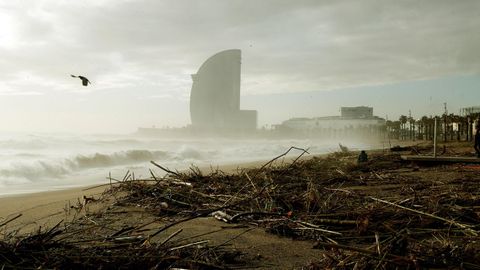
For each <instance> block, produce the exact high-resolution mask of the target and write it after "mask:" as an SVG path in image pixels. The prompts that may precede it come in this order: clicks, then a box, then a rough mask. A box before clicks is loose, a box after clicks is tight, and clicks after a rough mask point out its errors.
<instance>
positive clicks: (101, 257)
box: [0, 216, 253, 269]
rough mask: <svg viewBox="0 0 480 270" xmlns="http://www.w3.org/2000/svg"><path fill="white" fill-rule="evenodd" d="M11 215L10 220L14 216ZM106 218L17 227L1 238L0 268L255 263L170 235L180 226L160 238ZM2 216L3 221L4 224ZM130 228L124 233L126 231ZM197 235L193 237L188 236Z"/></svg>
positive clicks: (235, 253)
mask: <svg viewBox="0 0 480 270" xmlns="http://www.w3.org/2000/svg"><path fill="white" fill-rule="evenodd" d="M12 220H13V219H11V220H9V221H12ZM108 221H109V220H108V218H104V217H102V216H92V217H88V216H83V217H82V218H79V219H76V220H75V221H74V222H69V223H64V221H61V222H59V223H58V224H56V225H55V226H53V227H52V228H50V229H46V230H42V229H39V230H37V231H35V232H33V233H31V234H29V235H27V236H16V235H15V232H12V233H10V234H7V235H5V236H4V238H5V239H4V240H2V241H0V267H1V268H2V269H174V268H175V269H231V268H233V267H241V266H245V262H249V263H250V265H253V263H252V261H253V259H252V258H246V257H245V256H244V255H243V254H242V253H241V252H240V251H237V250H235V249H232V248H229V247H225V246H223V245H215V246H212V245H208V241H206V240H196V241H190V242H185V241H183V242H182V241H175V240H172V239H173V238H174V237H175V236H176V235H177V234H178V233H179V232H181V230H178V231H176V232H174V233H173V234H170V235H167V236H166V237H164V238H163V239H162V241H159V242H153V241H150V236H145V235H143V234H138V233H137V234H134V235H131V234H129V232H132V231H135V230H134V229H135V228H134V227H123V228H122V229H120V230H116V231H115V230H112V228H111V227H112V225H111V224H109V222H108ZM7 223H8V222H4V223H2V224H1V225H6V224H7ZM127 234H128V235H127ZM192 238H195V237H192Z"/></svg>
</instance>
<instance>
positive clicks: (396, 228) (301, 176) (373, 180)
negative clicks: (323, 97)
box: [0, 142, 480, 269]
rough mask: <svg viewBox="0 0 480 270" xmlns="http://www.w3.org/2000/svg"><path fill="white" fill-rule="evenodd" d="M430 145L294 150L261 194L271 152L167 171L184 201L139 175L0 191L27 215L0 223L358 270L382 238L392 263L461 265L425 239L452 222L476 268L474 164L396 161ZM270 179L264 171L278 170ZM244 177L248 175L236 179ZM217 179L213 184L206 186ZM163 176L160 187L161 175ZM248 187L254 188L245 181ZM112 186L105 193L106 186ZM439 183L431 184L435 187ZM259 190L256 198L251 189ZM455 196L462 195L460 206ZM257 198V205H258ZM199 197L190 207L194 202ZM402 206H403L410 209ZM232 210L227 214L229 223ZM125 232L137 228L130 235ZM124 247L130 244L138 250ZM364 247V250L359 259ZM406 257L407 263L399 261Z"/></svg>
mask: <svg viewBox="0 0 480 270" xmlns="http://www.w3.org/2000/svg"><path fill="white" fill-rule="evenodd" d="M443 149H444V153H442V155H462V156H472V155H473V154H472V149H471V145H470V143H449V144H445V147H444V148H443ZM431 150H432V146H431V144H429V143H428V142H424V143H421V144H419V143H416V144H415V146H413V147H406V148H405V149H403V150H400V151H401V152H399V153H397V152H385V151H368V153H369V155H370V158H371V160H370V161H369V162H368V164H366V165H365V166H360V165H356V158H357V154H358V153H356V152H345V153H341V152H339V153H334V154H331V155H328V156H322V157H314V156H307V157H306V158H303V159H301V161H300V162H299V165H298V166H299V167H296V166H294V167H291V164H292V163H291V162H292V158H288V159H285V160H284V161H283V164H284V166H279V167H278V170H277V169H275V168H276V167H273V168H272V169H267V170H265V171H263V172H262V173H268V174H270V173H271V174H272V175H275V174H277V177H278V178H277V180H276V181H277V182H276V185H274V186H269V185H267V186H266V187H268V189H266V190H265V192H266V194H263V195H260V194H262V193H263V190H264V189H260V185H261V183H262V181H263V180H261V179H259V178H255V177H252V176H254V175H256V173H255V169H254V168H257V169H258V168H259V167H261V166H262V165H263V164H265V163H266V162H267V161H257V162H250V163H245V164H232V165H228V166H219V167H209V168H202V169H201V171H202V174H198V173H197V172H195V171H191V172H186V174H182V175H179V176H178V177H176V176H174V177H173V178H171V179H170V180H167V182H165V183H164V184H163V187H165V188H167V189H171V190H172V192H174V193H172V194H178V195H179V196H184V195H181V194H183V192H186V193H185V194H189V195H188V196H195V198H186V197H183V199H181V200H182V201H184V202H181V201H178V198H182V197H175V198H176V199H173V200H170V201H168V204H166V203H165V202H161V201H156V200H157V199H158V198H163V197H156V195H154V194H153V196H154V197H155V198H157V199H155V200H154V201H152V200H151V199H149V196H152V192H155V191H148V192H147V193H145V192H146V190H145V188H147V186H144V185H143V184H138V185H136V184H135V183H134V182H131V183H128V182H127V183H124V184H122V186H123V187H122V189H120V190H123V191H118V190H117V191H116V189H111V187H110V186H109V185H106V186H102V187H97V188H76V189H68V190H63V191H52V192H42V193H35V194H23V195H17V196H11V197H5V198H0V203H1V204H2V209H1V212H0V217H3V219H2V221H5V220H9V219H11V218H13V217H16V216H18V215H19V214H21V216H20V217H18V218H17V219H16V220H14V221H12V222H9V223H8V224H7V225H6V226H3V227H2V231H3V232H4V233H5V232H12V231H18V232H19V233H20V235H21V234H22V233H28V232H29V231H30V232H31V231H32V230H33V229H38V228H39V227H40V228H44V230H47V231H48V228H51V227H52V226H54V225H56V224H58V223H59V222H60V221H62V224H65V228H64V230H65V233H66V235H65V236H63V237H60V239H64V240H65V239H67V240H69V242H72V241H73V243H76V242H77V241H79V242H80V243H82V242H84V241H87V242H86V243H90V244H88V245H87V246H85V245H83V247H82V248H88V247H92V248H95V247H96V246H98V245H101V246H103V245H107V246H108V245H113V247H115V246H116V245H118V243H115V242H113V243H111V244H108V243H109V242H108V241H115V239H117V238H110V237H107V235H113V236H116V235H118V236H121V237H119V238H118V239H123V240H122V241H124V239H126V240H128V239H137V237H139V238H138V239H141V240H142V242H143V244H142V247H143V248H147V250H145V252H148V248H154V247H159V246H157V245H156V244H154V243H163V242H164V241H170V240H169V239H170V238H174V239H175V240H171V241H172V243H171V244H170V245H169V246H168V247H170V248H171V249H176V248H182V249H183V246H184V245H186V246H187V247H190V245H193V244H195V243H197V242H198V243H202V247H200V245H199V244H198V245H197V244H195V245H194V247H195V246H196V247H197V248H199V249H202V248H205V246H203V244H206V243H208V246H210V247H212V246H213V247H214V249H215V248H218V247H220V246H221V247H224V248H225V249H226V250H235V252H239V254H242V255H236V256H239V257H238V258H237V259H238V260H240V261H241V262H242V263H243V265H244V267H246V268H249V267H255V268H259V269H305V268H308V269H324V268H325V267H327V268H331V267H333V266H337V267H338V266H339V265H341V261H342V260H345V262H346V263H349V265H350V266H353V265H354V264H355V263H356V262H361V263H362V264H361V265H360V266H359V267H360V269H369V268H370V266H372V265H377V264H378V263H379V262H378V260H379V259H378V258H375V256H373V257H372V254H375V251H373V250H372V247H376V246H375V241H377V246H378V247H377V248H378V249H379V250H381V252H391V253H386V255H385V256H386V258H384V259H382V260H381V261H380V263H382V264H384V267H387V266H388V265H390V264H391V265H396V264H398V265H400V266H402V267H404V266H406V265H407V266H408V265H410V266H411V265H414V264H419V265H422V264H423V265H436V266H437V267H439V266H452V265H453V266H458V265H457V264H456V263H457V261H456V260H457V259H456V258H458V257H455V256H457V255H452V256H453V257H452V258H451V259H446V260H444V261H442V262H436V261H435V259H434V258H436V257H437V256H439V255H438V254H437V253H436V252H437V250H436V249H432V248H431V247H432V246H431V245H427V244H424V243H430V241H436V240H435V239H437V238H438V237H439V233H440V232H442V231H443V230H445V229H448V230H451V232H450V233H451V234H455V236H454V237H453V238H448V237H449V236H448V235H444V234H441V237H444V238H445V239H447V238H448V241H451V242H452V243H455V245H457V246H456V248H457V249H460V250H463V252H465V253H464V254H463V255H458V256H462V257H461V258H462V260H465V265H469V266H472V265H474V266H476V265H477V263H478V262H480V258H478V256H477V255H475V254H478V252H477V253H476V252H475V250H480V247H479V246H478V245H477V244H475V243H476V242H475V239H477V235H478V234H479V233H480V230H479V228H478V226H477V225H475V223H473V224H472V220H478V217H479V216H480V212H478V211H479V210H478V209H480V208H479V207H480V206H479V205H478V200H477V193H478V192H477V193H475V192H474V190H475V189H476V186H478V184H477V183H478V181H477V178H478V177H477V176H476V172H477V170H478V165H468V164H450V165H443V164H442V165H439V166H437V165H433V166H432V165H431V164H430V165H428V166H424V165H422V164H411V163H404V162H400V154H403V155H405V154H407V155H408V154H412V153H420V154H429V153H430V152H431ZM243 168H253V169H254V170H252V171H250V170H243ZM219 171H220V172H221V173H218V172H219ZM239 172H241V173H240V174H239ZM230 173H231V174H230ZM262 177H263V178H265V179H268V177H270V176H267V175H264V176H262ZM176 178H180V179H189V180H188V181H189V182H191V181H193V187H196V188H193V189H192V188H191V187H186V186H184V185H183V184H182V183H183V182H180V183H177V182H176V181H177V180H175V179H176ZM202 179H203V180H202ZM240 179H243V180H242V181H246V182H245V183H244V184H241V183H237V181H239V180H240ZM290 179H291V180H290ZM169 181H173V182H169ZM209 181H212V182H211V183H210V184H209ZM222 181H226V182H222ZM305 181H307V182H305ZM313 181H318V182H317V184H316V186H312V185H313V184H312V183H313ZM463 182H465V183H466V184H465V185H464V184H463ZM157 184H160V186H159V187H162V184H161V183H157ZM212 185H213V186H212ZM224 185H227V186H224ZM229 185H231V186H230V187H229ZM243 185H245V186H243ZM242 186H243V187H242ZM212 187H215V189H219V190H223V191H220V192H215V191H214V190H211V191H210V193H208V192H207V190H210V189H211V188H212ZM244 188H247V189H248V190H249V191H248V192H247V191H243V189H244ZM147 189H149V188H147ZM105 190H107V193H104V194H103V195H102V193H103V192H104V191H105ZM154 190H155V189H154ZM432 191H434V192H435V194H433V195H432ZM192 192H193V193H192ZM257 192H258V198H257V197H255V196H254V197H251V196H252V195H255V194H256V193H257ZM136 193H138V195H135V194H136ZM122 194H124V195H127V196H126V197H124V195H122ZM140 194H142V195H140ZM228 194H233V195H228ZM83 196H87V197H90V198H94V199H95V200H98V201H92V202H91V203H89V204H88V205H87V206H86V207H81V208H75V207H74V208H72V207H71V206H78V205H79V204H82V203H83V199H82V198H83ZM215 196H220V197H218V198H219V199H221V200H220V202H224V203H228V202H229V201H230V200H231V199H233V198H236V199H235V200H239V198H246V200H247V201H245V204H247V205H250V206H238V207H235V206H234V205H235V204H232V206H231V207H227V209H225V211H226V213H232V215H233V213H242V211H247V212H246V213H249V211H254V212H252V213H256V211H260V212H258V213H260V214H261V215H260V216H258V217H256V216H255V215H253V216H249V215H246V216H245V217H247V218H246V220H244V221H240V222H238V221H233V220H234V219H235V218H232V216H229V217H228V216H227V217H226V218H223V219H224V220H223V221H221V220H222V218H218V216H217V218H214V217H213V216H211V215H210V214H208V215H203V214H199V212H196V211H197V210H195V209H197V206H194V205H195V204H196V203H195V202H196V201H200V202H202V207H201V209H204V208H205V207H207V208H212V207H214V205H215V204H213V205H210V203H208V202H209V201H210V202H218V199H216V198H217V197H215ZM228 198H230V199H228ZM273 198H278V199H279V200H280V201H279V202H277V204H280V203H282V202H283V201H285V198H289V199H288V201H285V203H286V205H287V206H288V205H289V207H290V209H292V210H291V211H292V212H293V214H292V212H288V213H286V211H287V210H288V209H285V210H272V209H270V210H269V211H267V212H265V211H266V210H262V209H269V208H268V207H269V206H268V205H267V204H265V203H267V202H271V201H272V200H274V199H273ZM372 198H373V199H372ZM257 199H258V200H257ZM162 200H163V199H162ZM451 200H455V203H453V205H451V202H450V201H451ZM185 201H187V202H188V203H185ZM392 201H393V202H392ZM240 202H242V200H240ZM164 204H165V205H166V206H163V205H164ZM400 204H403V205H400ZM186 205H188V206H186ZM69 206H70V207H69ZM257 206H258V207H259V208H258V210H255V209H256V208H253V207H257ZM152 207H153V208H152ZM192 207H193V212H190V211H192V210H189V209H192ZM397 207H403V208H402V209H407V210H403V211H402V210H401V209H400V210H399V209H398V208H397ZM182 209H183V210H182ZM240 209H243V210H240ZM249 209H253V210H249ZM184 210H187V213H188V212H190V215H192V214H194V213H196V214H194V215H193V216H189V214H186V215H185V213H184V214H182V212H183V211H184ZM272 211H274V212H272ZM278 211H281V212H285V213H278ZM415 211H416V212H415ZM200 213H201V212H200ZM209 213H210V212H209ZM263 215H266V216H263ZM270 215H273V216H270ZM291 215H292V217H291ZM450 215H451V216H450ZM159 217H160V218H159ZM219 219H220V220H219ZM229 220H230V222H225V221H229ZM407 221H408V222H407ZM439 221H440V222H439ZM404 222H405V223H404ZM325 223H326V224H325ZM317 224H318V225H317ZM327 224H330V225H327ZM402 224H403V225H402ZM63 226H64V225H62V228H63ZM402 226H406V227H409V231H410V233H414V234H416V235H417V234H418V235H417V236H415V237H414V238H411V239H410V240H409V242H410V244H409V247H410V248H411V249H409V250H408V251H407V252H406V253H405V252H404V253H402V252H403V251H402V252H400V253H399V251H396V250H394V249H392V247H394V246H395V245H393V246H392V244H387V243H390V242H389V241H393V240H392V239H395V237H394V238H391V237H392V235H393V236H394V235H400V234H401V232H402V229H401V228H402ZM445 226H446V227H445ZM449 227H450V228H449ZM452 227H453V229H452ZM68 231H73V232H75V231H88V232H89V234H87V235H77V236H74V235H72V234H71V233H70V234H69V233H68ZM124 231H127V232H128V231H131V232H130V233H126V234H125V233H123V232H124ZM160 232H161V233H160ZM59 233H62V232H61V231H59ZM392 233H393V234H392ZM177 234H178V236H177ZM446 237H447V238H446ZM85 238H86V239H85ZM375 239H377V240H375ZM119 241H120V240H119ZM129 241H130V240H129ZM379 241H380V242H379ZM448 241H446V242H445V243H449V242H448ZM135 243H137V242H135ZM135 243H134V242H132V243H131V244H128V247H133V248H135ZM227 243H228V244H227ZM378 243H383V244H378ZM372 244H373V245H372ZM145 245H147V246H145ZM73 247H74V246H72V247H69V249H70V248H73ZM160 247H161V245H160ZM137 248H138V247H137ZM330 248H331V249H330ZM445 248H448V247H447V246H445ZM116 250H118V249H116ZM128 250H129V249H128ZM128 250H125V251H124V252H132V251H128ZM471 250H474V251H471ZM217 251H218V252H220V250H217ZM340 251H341V252H340ZM193 252H194V251H193ZM222 252H223V251H222ZM408 252H410V253H408ZM471 252H473V253H471ZM194 253H195V252H194ZM175 254H177V253H175ZM362 254H363V255H362ZM365 254H367V255H368V256H366V257H362V256H364V255H365ZM408 254H413V255H408ZM430 254H433V255H430ZM469 254H471V255H469ZM177 255H178V254H177ZM68 256H71V255H68ZM103 256H105V255H103ZM182 256H187V257H188V256H196V255H182ZM411 256H416V258H417V259H416V260H415V261H413V260H412V259H411ZM180 258H181V257H180ZM195 258H197V259H198V258H202V259H204V258H203V257H195ZM399 258H401V262H396V261H395V260H396V259H399ZM182 260H183V259H180V261H179V263H180V265H183V264H182V263H181V261H182ZM221 262H222V261H220V263H221ZM224 263H226V261H224ZM145 265H147V264H145ZM173 265H175V263H174V264H173ZM247 266H248V267H247ZM387 268H388V267H387ZM202 269H203V268H202ZM399 269H404V268H399ZM405 269H406V268H405ZM472 269H474V268H472Z"/></svg>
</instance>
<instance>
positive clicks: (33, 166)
mask: <svg viewBox="0 0 480 270" xmlns="http://www.w3.org/2000/svg"><path fill="white" fill-rule="evenodd" d="M169 156H170V154H169V153H167V152H164V151H148V150H128V151H120V152H114V153H111V154H102V153H95V154H93V155H77V156H75V157H73V158H67V159H63V160H37V161H34V162H14V163H12V164H10V166H9V168H5V169H0V176H3V177H18V178H26V179H28V180H31V181H33V180H36V179H38V178H45V177H54V178H58V177H61V176H64V175H66V174H69V173H72V172H77V171H81V170H86V169H93V168H104V167H113V166H118V165H127V164H138V163H141V162H148V161H150V160H163V159H166V158H168V157H169Z"/></svg>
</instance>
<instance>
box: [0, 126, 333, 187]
mask: <svg viewBox="0 0 480 270" xmlns="http://www.w3.org/2000/svg"><path fill="white" fill-rule="evenodd" d="M290 146H297V147H302V148H309V151H310V153H312V154H318V153H325V152H330V151H333V150H334V149H337V148H338V142H329V143H328V142H315V141H310V140H242V141H239V140H229V139H210V140H209V139H202V140H193V139H191V140H186V139H152V138H136V137H130V136H71V135H44V134H42V135H21V136H18V135H15V136H6V135H1V134H0V195H5V194H11V193H19V192H22V191H25V190H28V191H40V190H51V189H55V188H65V187H69V186H74V185H75V186H84V185H89V184H94V183H101V182H105V176H107V175H108V174H109V172H111V173H112V175H113V176H114V177H117V178H121V177H122V176H123V175H124V174H125V172H126V171H127V170H132V171H135V175H137V176H142V175H143V176H145V177H149V172H148V169H149V168H155V167H153V166H151V164H150V163H149V162H150V161H151V160H154V161H157V162H159V163H161V164H162V165H164V166H166V167H169V168H171V169H185V168H187V167H189V166H190V165H191V164H194V165H197V166H208V165H222V164H228V163H237V162H247V161H254V160H266V159H271V158H273V157H276V156H278V155H280V154H282V153H283V152H285V151H286V150H287V149H288V148H289V147H290ZM296 154H298V152H295V151H294V152H292V155H296Z"/></svg>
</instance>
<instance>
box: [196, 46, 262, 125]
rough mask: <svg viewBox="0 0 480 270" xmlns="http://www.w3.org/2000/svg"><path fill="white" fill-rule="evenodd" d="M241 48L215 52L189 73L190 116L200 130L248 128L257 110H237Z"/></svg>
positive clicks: (254, 120)
mask: <svg viewBox="0 0 480 270" xmlns="http://www.w3.org/2000/svg"><path fill="white" fill-rule="evenodd" d="M240 67H241V51H240V50H238V49H234V50H226V51H222V52H219V53H217V54H215V55H213V56H212V57H210V58H208V59H207V61H205V62H204V63H203V64H202V66H200V68H199V69H198V72H197V73H196V74H192V80H193V84H192V91H191V94H190V117H191V120H192V126H193V127H194V128H197V129H204V130H249V129H250V130H251V129H256V126H257V111H254V110H240V79H241V75H240V72H241V70H240Z"/></svg>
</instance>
